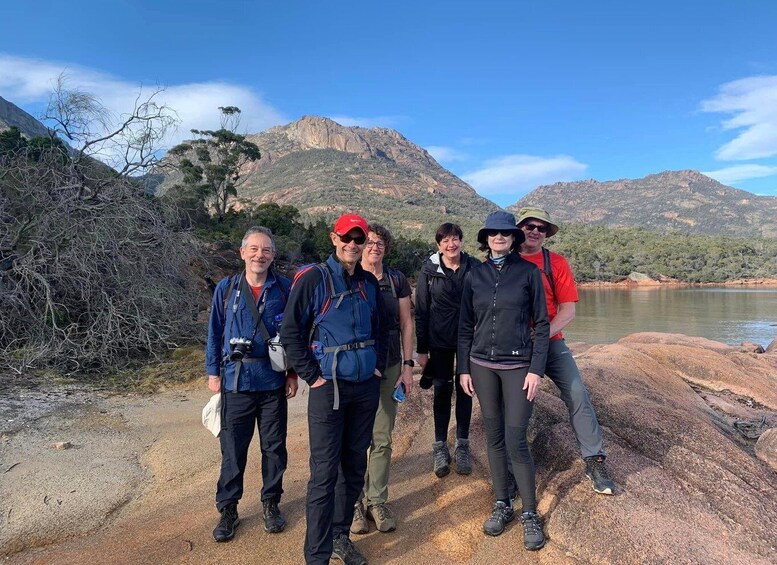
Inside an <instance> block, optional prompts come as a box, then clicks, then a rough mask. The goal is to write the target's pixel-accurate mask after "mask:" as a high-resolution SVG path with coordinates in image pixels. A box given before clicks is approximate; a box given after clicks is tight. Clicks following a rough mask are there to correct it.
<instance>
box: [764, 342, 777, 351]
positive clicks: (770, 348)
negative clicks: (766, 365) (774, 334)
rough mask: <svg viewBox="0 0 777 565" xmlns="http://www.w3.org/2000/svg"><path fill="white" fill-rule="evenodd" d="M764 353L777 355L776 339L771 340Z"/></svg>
mask: <svg viewBox="0 0 777 565" xmlns="http://www.w3.org/2000/svg"><path fill="white" fill-rule="evenodd" d="M764 353H777V339H773V340H772V341H771V343H770V344H769V345H767V346H766V349H764Z"/></svg>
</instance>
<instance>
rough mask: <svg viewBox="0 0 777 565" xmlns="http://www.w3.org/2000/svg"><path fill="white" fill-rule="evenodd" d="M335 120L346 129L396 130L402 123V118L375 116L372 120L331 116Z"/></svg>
mask: <svg viewBox="0 0 777 565" xmlns="http://www.w3.org/2000/svg"><path fill="white" fill-rule="evenodd" d="M329 119H330V120H333V121H335V122H337V123H338V124H340V125H341V126H345V127H354V126H358V127H360V128H394V127H396V125H397V124H398V123H399V122H401V121H402V117H401V116H375V117H372V118H357V117H354V116H329Z"/></svg>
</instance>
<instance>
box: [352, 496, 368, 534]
mask: <svg viewBox="0 0 777 565" xmlns="http://www.w3.org/2000/svg"><path fill="white" fill-rule="evenodd" d="M369 531H370V523H369V522H367V518H366V517H365V516H364V506H363V505H362V503H361V501H359V502H357V503H356V506H354V507H353V520H352V521H351V533H352V534H366V533H369Z"/></svg>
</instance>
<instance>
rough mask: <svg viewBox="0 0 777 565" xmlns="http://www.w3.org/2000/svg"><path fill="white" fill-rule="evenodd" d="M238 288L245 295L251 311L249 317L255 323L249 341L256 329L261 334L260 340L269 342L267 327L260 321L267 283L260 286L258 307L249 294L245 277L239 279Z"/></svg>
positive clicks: (249, 287)
mask: <svg viewBox="0 0 777 565" xmlns="http://www.w3.org/2000/svg"><path fill="white" fill-rule="evenodd" d="M240 287H241V290H242V292H243V294H245V295H246V302H247V303H248V309H249V310H250V311H251V316H253V318H254V322H256V324H255V325H254V333H253V334H251V341H253V339H254V336H255V335H256V331H257V329H258V330H259V331H260V332H261V334H262V339H263V340H264V341H267V340H269V339H270V332H269V331H268V330H267V326H266V325H265V323H264V320H262V314H264V307H265V301H266V300H267V281H265V284H264V285H263V286H262V294H261V295H260V296H259V306H257V305H256V303H255V302H254V300H253V298H254V296H253V294H251V286H250V285H249V284H248V281H247V280H246V278H245V276H243V277H241V281H240ZM249 297H250V298H249Z"/></svg>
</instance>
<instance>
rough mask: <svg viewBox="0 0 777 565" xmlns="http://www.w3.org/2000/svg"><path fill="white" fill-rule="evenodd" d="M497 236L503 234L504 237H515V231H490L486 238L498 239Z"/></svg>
mask: <svg viewBox="0 0 777 565" xmlns="http://www.w3.org/2000/svg"><path fill="white" fill-rule="evenodd" d="M497 234H501V235H502V237H510V236H511V235H515V232H514V231H513V230H504V231H502V230H488V231H487V232H486V236H488V237H496V235H497Z"/></svg>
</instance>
